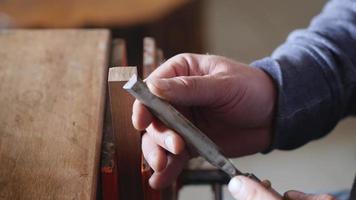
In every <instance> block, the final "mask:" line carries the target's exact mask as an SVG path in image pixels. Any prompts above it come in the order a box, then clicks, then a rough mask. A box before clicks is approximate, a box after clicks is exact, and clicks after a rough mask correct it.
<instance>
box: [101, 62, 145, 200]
mask: <svg viewBox="0 0 356 200" xmlns="http://www.w3.org/2000/svg"><path fill="white" fill-rule="evenodd" d="M133 74H137V68H136V67H113V68H110V70H109V77H108V82H109V96H110V108H111V116H112V125H113V134H114V138H115V147H116V155H117V163H118V177H119V191H118V194H119V199H120V200H126V199H130V200H142V199H144V195H143V187H142V176H141V156H142V154H141V134H140V132H139V131H137V130H135V128H134V127H133V125H132V122H131V115H132V104H133V102H134V98H133V97H132V96H131V95H130V94H129V93H128V92H126V91H125V90H124V89H123V88H122V87H123V85H124V84H125V83H126V82H127V81H128V80H129V79H130V77H131V76H132V75H133Z"/></svg>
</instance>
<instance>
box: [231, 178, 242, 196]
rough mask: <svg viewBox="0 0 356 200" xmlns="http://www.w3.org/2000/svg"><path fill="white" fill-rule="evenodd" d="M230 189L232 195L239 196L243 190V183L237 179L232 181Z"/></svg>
mask: <svg viewBox="0 0 356 200" xmlns="http://www.w3.org/2000/svg"><path fill="white" fill-rule="evenodd" d="M228 188H229V190H230V192H231V193H232V194H237V193H239V192H240V190H241V188H242V181H241V180H240V179H239V178H237V177H235V178H233V179H231V181H230V183H229V186H228Z"/></svg>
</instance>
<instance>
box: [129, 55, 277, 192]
mask: <svg viewBox="0 0 356 200" xmlns="http://www.w3.org/2000/svg"><path fill="white" fill-rule="evenodd" d="M146 82H147V86H148V87H149V89H150V91H151V92H152V93H154V94H155V95H157V96H159V97H160V98H162V99H165V100H167V101H169V102H170V103H172V104H173V105H175V106H176V108H178V109H179V110H180V111H181V112H182V113H183V114H184V115H185V116H186V117H188V118H189V119H190V120H192V121H193V123H194V124H195V125H196V126H197V127H198V128H200V129H201V130H202V131H203V132H204V133H205V134H207V135H208V136H209V137H210V138H211V139H212V140H213V141H214V142H215V143H217V145H218V146H220V147H221V148H222V150H223V151H224V153H225V154H226V155H228V156H230V157H236V156H241V155H246V154H252V153H256V152H260V151H262V150H265V149H266V148H267V147H268V146H269V145H270V142H271V132H272V131H271V127H272V121H273V116H274V105H275V101H276V89H275V87H274V84H273V82H272V80H271V78H270V77H269V76H268V75H267V74H266V73H265V72H263V71H262V70H259V69H256V68H252V67H249V66H247V65H245V64H242V63H238V62H234V61H232V60H229V59H227V58H224V57H219V56H211V55H197V54H181V55H177V56H175V57H173V58H171V59H169V60H168V61H167V62H165V63H164V64H162V65H161V66H160V67H158V68H157V69H156V70H155V71H154V72H153V73H152V74H151V75H150V76H149V77H148V78H147V79H146ZM132 121H133V125H134V126H135V128H136V129H138V130H146V131H147V133H145V134H144V135H143V138H142V150H143V155H144V157H145V159H146V160H147V162H148V163H149V165H150V166H151V167H152V168H153V170H154V171H155V172H154V174H153V175H152V177H151V178H150V185H151V186H152V187H153V188H162V187H165V186H168V185H169V184H170V183H171V182H172V181H173V180H175V178H176V177H177V176H178V174H179V173H180V172H181V170H182V168H183V166H184V164H185V163H186V161H187V160H188V159H189V158H190V156H191V155H189V153H188V151H187V149H186V148H185V145H184V141H183V140H182V138H181V137H180V136H179V135H178V134H176V133H175V132H173V131H172V130H169V129H167V128H166V127H165V126H164V125H163V124H161V122H159V121H158V120H157V119H155V118H154V117H153V116H152V115H151V114H150V112H149V111H148V110H147V109H146V108H145V107H144V106H143V105H142V104H141V103H139V102H138V101H135V103H134V105H133V115H132Z"/></svg>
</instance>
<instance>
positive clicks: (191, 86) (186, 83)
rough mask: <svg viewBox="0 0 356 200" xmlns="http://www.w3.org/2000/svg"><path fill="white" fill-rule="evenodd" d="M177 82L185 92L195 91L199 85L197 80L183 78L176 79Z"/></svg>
mask: <svg viewBox="0 0 356 200" xmlns="http://www.w3.org/2000/svg"><path fill="white" fill-rule="evenodd" d="M176 78H177V80H178V81H179V82H180V83H181V85H182V86H183V89H184V90H187V91H189V90H190V91H195V89H196V86H197V83H196V80H195V79H185V78H183V77H176Z"/></svg>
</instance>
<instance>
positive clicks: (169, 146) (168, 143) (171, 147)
mask: <svg viewBox="0 0 356 200" xmlns="http://www.w3.org/2000/svg"><path fill="white" fill-rule="evenodd" d="M164 144H165V145H166V147H167V149H168V150H169V151H170V152H171V153H175V150H174V144H173V137H172V136H168V137H167V138H166V139H165V140H164Z"/></svg>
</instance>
